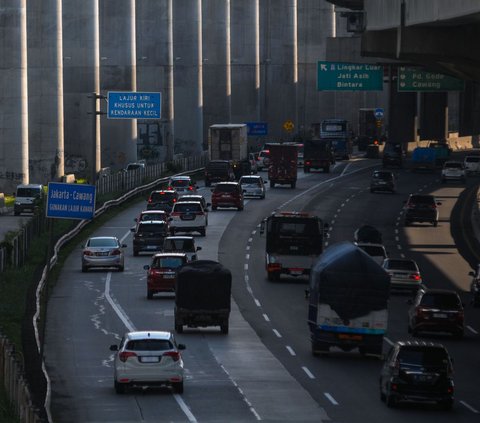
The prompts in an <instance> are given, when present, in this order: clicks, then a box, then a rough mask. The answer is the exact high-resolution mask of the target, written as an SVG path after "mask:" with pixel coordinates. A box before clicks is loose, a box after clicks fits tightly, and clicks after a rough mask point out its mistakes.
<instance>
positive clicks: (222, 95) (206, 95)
mask: <svg viewBox="0 0 480 423" xmlns="http://www.w3.org/2000/svg"><path fill="white" fill-rule="evenodd" d="M202 9H203V10H202V28H203V34H202V37H203V38H202V45H203V48H202V50H203V140H204V142H205V141H206V140H207V137H208V128H209V127H210V125H213V124H215V123H230V122H231V103H230V101H231V78H230V0H203V4H202ZM204 147H205V148H207V147H208V145H207V144H206V143H205V144H204Z"/></svg>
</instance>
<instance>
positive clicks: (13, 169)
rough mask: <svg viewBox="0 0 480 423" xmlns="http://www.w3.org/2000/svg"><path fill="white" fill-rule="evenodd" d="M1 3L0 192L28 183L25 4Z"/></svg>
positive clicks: (19, 1)
mask: <svg viewBox="0 0 480 423" xmlns="http://www.w3.org/2000/svg"><path fill="white" fill-rule="evenodd" d="M26 3H27V2H26V0H5V1H3V2H2V13H1V14H0V39H1V42H0V57H1V58H2V59H1V63H2V64H1V66H0V192H7V193H11V192H14V191H15V187H16V186H17V185H18V184H21V183H28V182H29V170H28V158H29V152H28V88H27V9H26V7H27V4H26Z"/></svg>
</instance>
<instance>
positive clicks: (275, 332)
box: [273, 329, 282, 338]
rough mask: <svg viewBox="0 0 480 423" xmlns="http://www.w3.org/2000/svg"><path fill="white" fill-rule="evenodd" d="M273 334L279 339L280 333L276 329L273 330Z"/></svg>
mask: <svg viewBox="0 0 480 423" xmlns="http://www.w3.org/2000/svg"><path fill="white" fill-rule="evenodd" d="M273 333H274V334H275V335H277V338H281V337H282V335H280V332H279V331H278V330H277V329H273Z"/></svg>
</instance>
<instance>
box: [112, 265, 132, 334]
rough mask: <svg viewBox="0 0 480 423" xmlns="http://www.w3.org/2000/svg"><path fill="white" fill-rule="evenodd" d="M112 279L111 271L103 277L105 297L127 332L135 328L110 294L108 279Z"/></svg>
mask: <svg viewBox="0 0 480 423" xmlns="http://www.w3.org/2000/svg"><path fill="white" fill-rule="evenodd" d="M111 279H112V272H108V273H107V277H106V279H105V298H106V299H107V301H108V302H109V304H110V305H111V306H112V308H113V310H114V311H115V313H117V316H118V317H119V318H120V320H121V321H122V322H123V324H124V325H125V327H126V328H127V329H128V331H129V332H132V331H134V330H135V326H134V324H133V323H132V322H131V321H130V319H129V318H128V316H127V313H125V311H123V308H122V307H121V306H120V304H118V303H117V302H116V301H115V300H114V299H113V298H112V297H111V296H110V280H111Z"/></svg>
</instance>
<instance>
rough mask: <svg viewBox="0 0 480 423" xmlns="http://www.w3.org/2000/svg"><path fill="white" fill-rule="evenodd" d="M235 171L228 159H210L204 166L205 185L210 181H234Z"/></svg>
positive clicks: (207, 185)
mask: <svg viewBox="0 0 480 423" xmlns="http://www.w3.org/2000/svg"><path fill="white" fill-rule="evenodd" d="M234 180H235V173H234V169H233V166H232V163H231V162H230V161H229V160H211V161H210V162H209V163H208V164H207V166H206V167H205V186H206V187H209V186H211V185H212V182H227V181H234Z"/></svg>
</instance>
